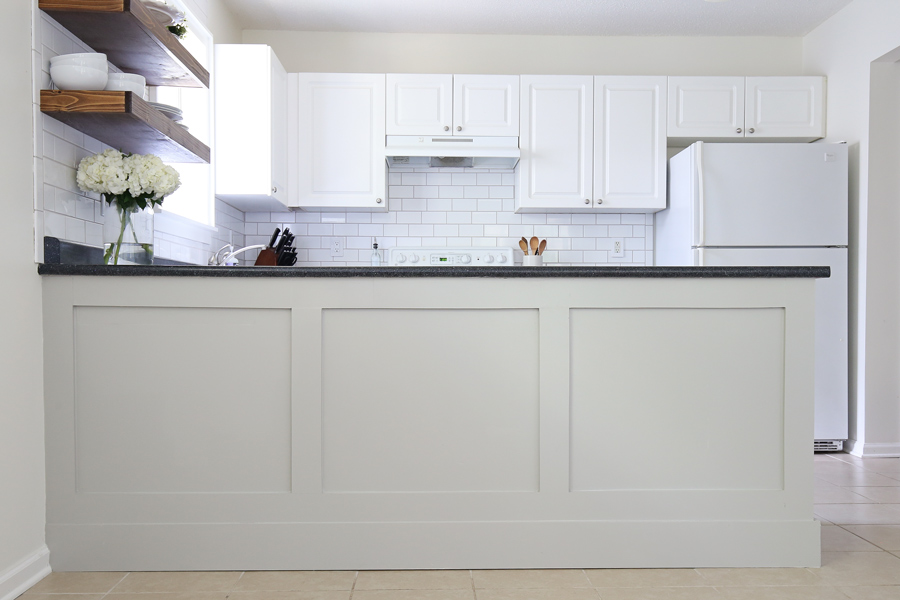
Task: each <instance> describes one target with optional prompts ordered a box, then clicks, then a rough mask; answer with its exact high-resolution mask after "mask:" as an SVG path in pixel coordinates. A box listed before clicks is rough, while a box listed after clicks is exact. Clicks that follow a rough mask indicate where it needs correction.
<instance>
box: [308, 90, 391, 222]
mask: <svg viewBox="0 0 900 600" xmlns="http://www.w3.org/2000/svg"><path fill="white" fill-rule="evenodd" d="M384 81H385V76H384V75H370V74H354V73H347V74H340V73H338V74H334V73H300V74H299V75H298V76H297V104H298V106H297V114H298V119H297V130H298V151H297V162H298V164H295V165H292V169H293V168H296V169H297V171H298V176H297V181H298V183H297V187H298V195H297V200H296V201H297V203H298V205H299V206H300V207H301V208H305V209H309V210H319V209H344V208H360V209H363V210H386V206H387V203H386V201H385V165H384V131H385V129H384V107H385V97H384Z"/></svg>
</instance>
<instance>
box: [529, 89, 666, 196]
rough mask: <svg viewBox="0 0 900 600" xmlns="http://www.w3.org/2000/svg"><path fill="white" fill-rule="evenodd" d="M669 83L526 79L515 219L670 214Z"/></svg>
mask: <svg viewBox="0 0 900 600" xmlns="http://www.w3.org/2000/svg"><path fill="white" fill-rule="evenodd" d="M665 97H666V78H665V77H589V76H567V75H551V76H522V107H521V111H522V115H523V118H522V131H521V138H520V147H521V149H522V158H521V160H520V161H519V190H518V193H519V199H518V208H517V212H603V211H609V212H655V211H658V210H662V209H663V208H665V207H666V197H665V189H666V185H665V180H666V170H665V160H666V134H665V131H666V127H665V123H666V114H665Z"/></svg>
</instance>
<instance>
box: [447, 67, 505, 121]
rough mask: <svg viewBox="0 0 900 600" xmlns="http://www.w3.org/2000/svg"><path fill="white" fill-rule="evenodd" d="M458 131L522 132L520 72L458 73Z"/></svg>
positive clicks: (455, 99)
mask: <svg viewBox="0 0 900 600" xmlns="http://www.w3.org/2000/svg"><path fill="white" fill-rule="evenodd" d="M453 134H454V135H462V136H466V135H473V136H474V135H496V136H516V135H519V76H518V75H454V76H453Z"/></svg>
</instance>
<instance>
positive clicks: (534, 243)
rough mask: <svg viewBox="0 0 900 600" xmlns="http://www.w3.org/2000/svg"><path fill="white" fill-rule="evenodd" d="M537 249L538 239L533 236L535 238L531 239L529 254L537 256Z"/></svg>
mask: <svg viewBox="0 0 900 600" xmlns="http://www.w3.org/2000/svg"><path fill="white" fill-rule="evenodd" d="M537 249H538V239H537V236H536V235H535V236H532V237H531V253H532V254H537Z"/></svg>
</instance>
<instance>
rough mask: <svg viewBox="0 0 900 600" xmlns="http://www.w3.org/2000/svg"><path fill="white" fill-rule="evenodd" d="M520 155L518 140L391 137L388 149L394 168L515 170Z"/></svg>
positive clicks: (386, 156)
mask: <svg viewBox="0 0 900 600" xmlns="http://www.w3.org/2000/svg"><path fill="white" fill-rule="evenodd" d="M520 155H521V153H520V152H519V138H517V137H455V136H448V137H431V136H418V135H389V136H387V143H386V147H385V160H387V163H388V166H391V167H473V168H494V169H512V168H515V166H516V165H517V164H518V162H519V156H520Z"/></svg>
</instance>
